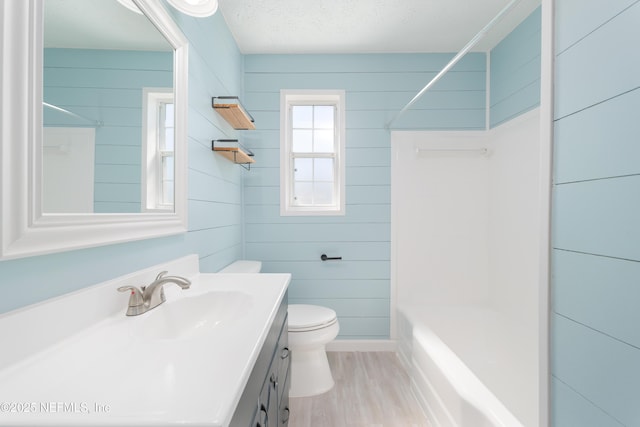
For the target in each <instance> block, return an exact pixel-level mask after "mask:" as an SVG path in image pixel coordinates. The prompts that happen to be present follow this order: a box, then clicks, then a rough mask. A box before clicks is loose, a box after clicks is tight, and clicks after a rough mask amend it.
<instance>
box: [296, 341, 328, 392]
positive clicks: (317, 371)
mask: <svg viewBox="0 0 640 427" xmlns="http://www.w3.org/2000/svg"><path fill="white" fill-rule="evenodd" d="M333 385H334V381H333V376H332V375H331V369H330V368H329V360H328V359H327V353H326V351H325V347H324V346H319V347H316V348H314V349H304V348H303V349H296V348H292V349H291V389H290V390H289V397H309V396H315V395H318V394H322V393H326V392H327V391H329V390H331V389H332V388H333Z"/></svg>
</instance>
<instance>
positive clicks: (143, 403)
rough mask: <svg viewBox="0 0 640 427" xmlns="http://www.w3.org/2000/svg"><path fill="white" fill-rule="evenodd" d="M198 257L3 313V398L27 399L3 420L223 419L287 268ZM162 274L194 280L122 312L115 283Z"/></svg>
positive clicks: (142, 426) (224, 422)
mask: <svg viewBox="0 0 640 427" xmlns="http://www.w3.org/2000/svg"><path fill="white" fill-rule="evenodd" d="M198 260H199V258H198V256H197V255H189V256H188V257H184V258H179V259H177V260H174V261H171V262H169V263H165V264H160V265H157V266H153V267H150V268H148V269H145V270H141V271H139V272H135V273H132V274H130V275H127V276H122V277H118V278H115V279H112V280H109V281H107V282H104V283H101V284H98V285H96V286H93V287H90V288H87V289H83V290H81V291H79V292H74V293H71V294H68V295H65V296H62V297H60V298H55V299H52V300H49V301H46V302H45V303H42V304H37V305H34V306H31V307H26V308H24V309H21V310H17V311H15V312H11V313H7V314H4V315H0V336H2V338H3V345H2V351H0V402H15V404H16V405H21V406H16V407H15V408H16V411H15V412H6V411H5V412H3V413H0V425H12V426H27V425H28V426H33V425H38V426H68V427H71V426H74V427H86V426H88V425H95V426H113V425H127V426H138V427H164V426H166V427H170V426H178V425H180V426H202V427H227V426H228V425H229V423H230V421H231V417H232V416H233V412H234V410H235V407H236V405H237V403H238V401H239V400H240V396H241V395H242V392H243V390H244V387H245V385H246V382H247V380H248V378H249V375H250V373H251V370H252V369H253V365H254V363H255V361H256V359H257V358H258V354H259V353H260V349H261V348H262V345H263V343H264V340H265V339H266V337H267V335H268V332H269V328H270V325H271V322H272V321H273V319H274V317H275V315H276V313H277V310H278V307H279V305H280V302H281V301H282V299H283V298H284V295H285V293H286V291H287V286H288V284H289V281H290V279H291V276H290V275H288V274H209V273H200V272H199V265H198ZM164 270H168V271H169V272H171V274H176V275H179V276H184V277H187V278H189V279H190V280H191V282H192V284H191V288H190V289H187V290H182V289H180V288H179V287H177V286H172V285H168V286H165V288H164V290H165V295H166V297H167V301H166V302H165V303H163V304H161V305H159V306H158V307H156V308H154V309H153V310H151V311H149V312H147V313H144V314H142V315H140V316H125V312H126V309H127V302H128V298H129V295H125V294H124V293H122V292H118V291H117V290H116V289H117V288H118V287H120V286H124V285H131V284H144V283H151V282H152V281H153V280H154V278H155V277H156V276H157V274H158V272H159V271H164ZM25 405H26V406H25ZM51 405H53V407H51ZM20 410H21V411H20Z"/></svg>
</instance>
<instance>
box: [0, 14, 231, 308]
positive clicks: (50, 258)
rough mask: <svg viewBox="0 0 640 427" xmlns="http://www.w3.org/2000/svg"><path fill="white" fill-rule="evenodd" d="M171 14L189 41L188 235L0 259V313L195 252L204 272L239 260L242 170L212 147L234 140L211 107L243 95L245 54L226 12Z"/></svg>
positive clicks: (215, 269) (224, 123) (229, 130)
mask: <svg viewBox="0 0 640 427" xmlns="http://www.w3.org/2000/svg"><path fill="white" fill-rule="evenodd" d="M172 13H174V17H175V19H176V21H177V22H178V24H179V25H180V26H181V27H182V29H183V32H184V33H185V35H186V36H187V38H188V39H189V42H190V47H189V119H188V120H189V124H188V144H189V168H188V179H189V195H188V198H189V232H188V233H186V234H182V235H176V236H170V237H165V238H157V239H150V240H144V241H137V242H131V243H125V244H118V245H109V246H102V247H97V248H91V249H85V250H77V251H69V252H63V253H59V254H52V255H44V256H37V257H30V258H23V259H18V260H11V261H0V294H1V295H2V298H0V313H2V312H6V311H9V310H12V309H15V308H18V307H21V306H24V305H27V304H31V303H34V302H38V301H42V300H45V299H47V298H51V297H54V296H58V295H61V294H64V293H67V292H71V291H74V290H76V289H80V288H83V287H86V286H89V285H92V284H95V283H99V282H101V281H104V280H107V279H111V278H113V277H117V276H119V275H122V274H126V273H129V272H132V271H135V270H139V269H141V268H144V267H148V266H150V265H154V264H157V263H160V262H164V261H167V260H170V259H173V258H176V257H178V256H182V255H186V254H190V253H197V254H198V255H199V257H200V263H201V268H202V269H203V271H217V270H219V269H220V268H222V267H224V266H225V265H227V264H228V263H230V262H232V261H234V260H236V259H238V258H241V257H242V173H243V172H242V169H241V168H240V167H238V166H236V165H233V164H231V163H230V162H228V161H227V160H225V159H224V158H222V157H219V156H217V155H215V154H213V153H212V152H211V150H210V140H211V139H215V138H221V137H225V136H227V137H233V136H235V131H234V130H232V129H231V128H230V127H229V126H228V125H227V124H226V122H224V121H223V120H222V119H221V118H220V117H218V115H217V114H216V113H215V112H214V111H213V110H212V108H211V106H210V104H211V97H212V96H214V95H235V94H241V90H242V55H241V54H240V52H239V51H238V49H237V46H236V44H235V41H234V40H233V37H232V36H231V34H230V32H229V31H228V29H227V26H226V24H225V22H224V19H223V18H222V14H220V13H218V14H216V15H214V16H212V17H210V18H206V19H202V18H199V19H197V18H189V17H186V16H183V15H181V14H179V13H177V12H172ZM16 143H23V141H16Z"/></svg>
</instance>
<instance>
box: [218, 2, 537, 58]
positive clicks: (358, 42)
mask: <svg viewBox="0 0 640 427" xmlns="http://www.w3.org/2000/svg"><path fill="white" fill-rule="evenodd" d="M508 3H509V0H219V4H220V9H219V10H220V11H221V12H222V14H223V15H224V18H225V20H226V22H227V25H228V26H229V28H230V30H231V32H232V33H233V35H234V38H235V39H236V42H237V43H238V46H239V48H240V50H241V51H242V52H243V53H247V54H250V53H373V52H456V51H458V50H460V49H461V48H462V47H463V46H464V45H465V44H467V42H468V41H469V40H470V39H471V38H472V37H473V36H474V35H475V34H476V33H477V32H478V31H479V30H481V29H482V28H483V27H484V26H485V25H486V24H487V23H488V22H489V21H490V20H491V19H492V18H493V17H494V16H495V15H496V14H497V13H498V12H499V11H500V10H502V8H503V7H504V6H506V5H507V4H508ZM539 4H540V0H521V1H520V3H518V5H517V6H516V7H515V8H514V9H513V10H512V11H511V12H510V13H509V15H507V16H506V17H505V18H504V19H503V20H502V21H501V22H500V23H499V24H498V25H497V26H496V27H495V29H494V30H493V31H491V32H490V33H489V34H487V36H486V37H485V39H484V40H483V41H482V42H481V43H480V44H479V45H478V47H477V48H475V49H474V50H476V51H485V50H488V49H490V48H491V47H493V46H494V45H495V44H496V43H497V42H498V41H499V40H501V39H502V38H503V37H504V36H505V35H506V34H508V33H509V32H510V31H511V30H512V29H513V28H515V26H516V25H517V24H518V23H520V22H521V21H522V20H523V19H524V18H525V17H526V16H527V15H529V13H531V12H532V11H533V10H534V9H535V8H536V7H537V6H538V5H539Z"/></svg>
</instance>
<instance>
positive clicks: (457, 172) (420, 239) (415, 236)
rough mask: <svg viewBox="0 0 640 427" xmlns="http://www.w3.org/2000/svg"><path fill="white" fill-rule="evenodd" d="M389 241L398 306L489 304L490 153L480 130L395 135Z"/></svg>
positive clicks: (398, 133)
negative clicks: (485, 150) (483, 150)
mask: <svg viewBox="0 0 640 427" xmlns="http://www.w3.org/2000/svg"><path fill="white" fill-rule="evenodd" d="M391 140H392V142H391V144H392V151H393V156H392V167H391V169H392V172H391V174H392V190H391V193H392V209H393V213H392V216H393V218H392V222H393V232H392V241H393V246H394V254H395V256H394V261H393V262H394V266H395V283H396V290H397V301H398V304H400V305H403V304H410V303H416V302H417V303H420V304H425V305H426V304H440V305H441V304H446V305H451V304H474V305H476V304H486V303H487V296H488V294H489V288H488V286H489V283H488V277H489V272H488V265H489V263H488V253H489V247H488V231H489V227H488V225H489V216H488V215H489V200H490V198H489V191H488V179H489V157H485V156H481V155H478V154H477V153H474V152H440V151H423V152H421V153H416V149H425V150H427V149H429V150H437V149H439V148H442V147H449V148H456V149H459V148H481V147H485V146H486V142H487V134H486V133H485V132H429V131H411V132H392V136H391Z"/></svg>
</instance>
